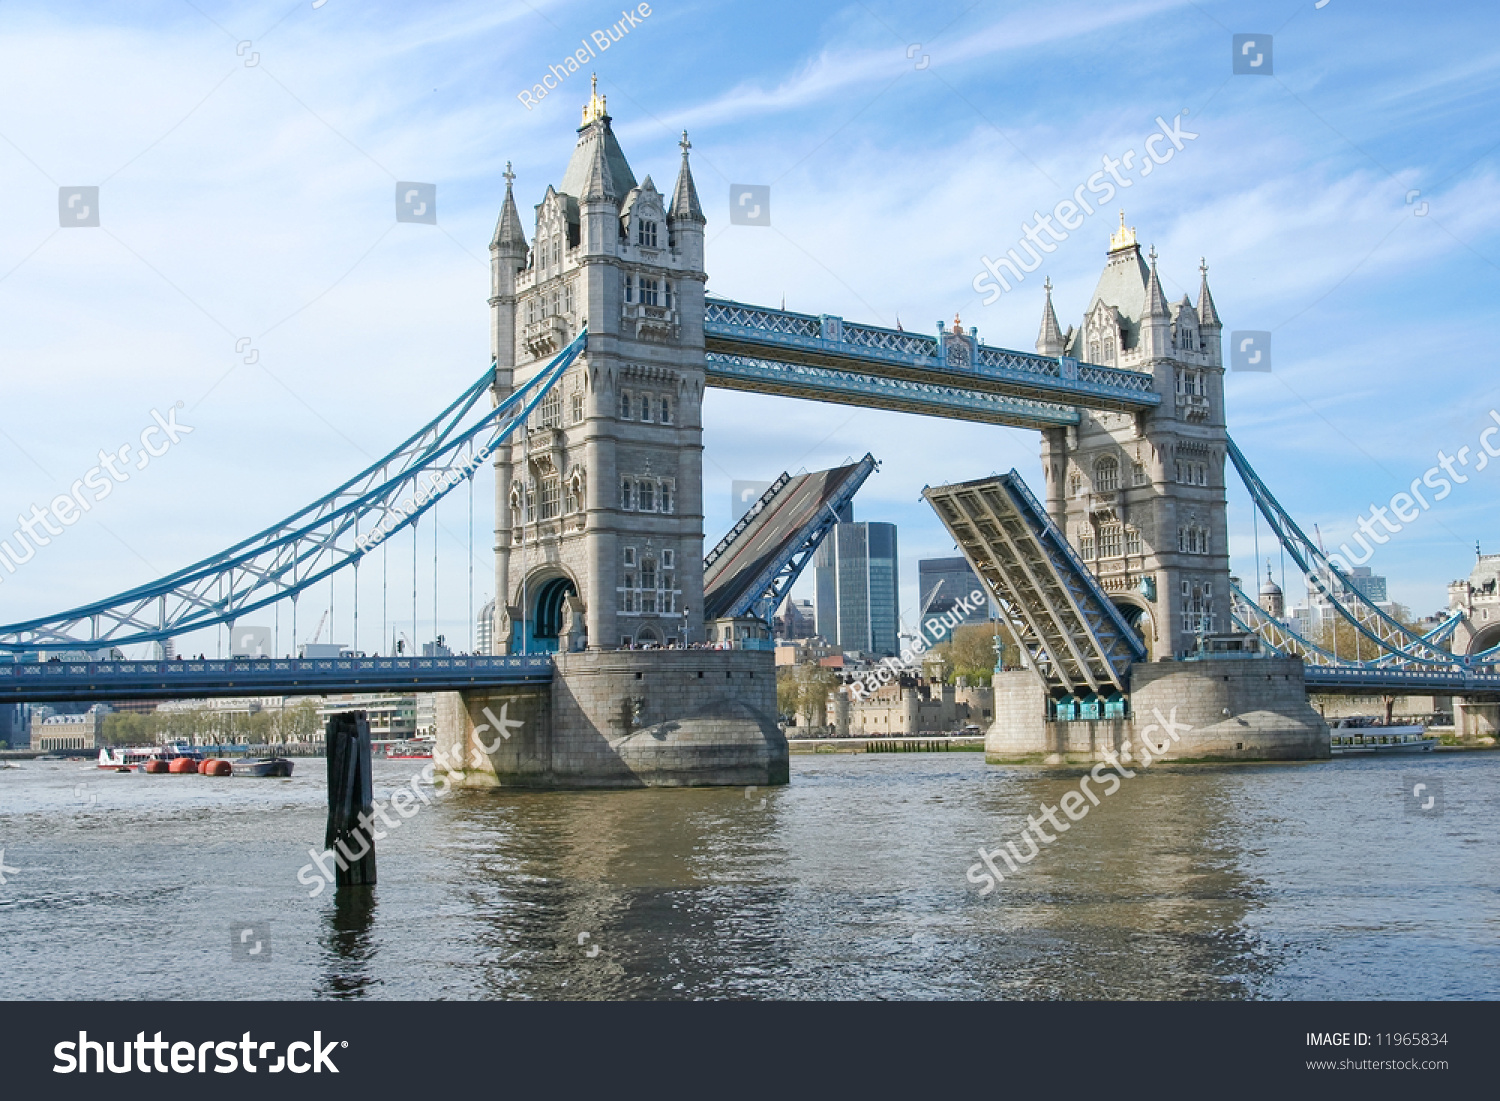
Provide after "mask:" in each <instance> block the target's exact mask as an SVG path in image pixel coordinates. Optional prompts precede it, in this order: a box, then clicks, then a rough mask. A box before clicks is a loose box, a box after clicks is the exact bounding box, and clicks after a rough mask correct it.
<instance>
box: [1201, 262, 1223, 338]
mask: <svg viewBox="0 0 1500 1101" xmlns="http://www.w3.org/2000/svg"><path fill="white" fill-rule="evenodd" d="M1198 271H1199V273H1200V274H1201V275H1202V276H1203V281H1202V282H1201V283H1199V284H1198V324H1200V325H1202V326H1204V327H1205V328H1206V327H1208V326H1210V325H1212V326H1214V327H1215V328H1219V329H1222V328H1223V327H1224V323H1223V322H1222V321H1220V320H1219V311H1218V310H1216V309H1214V296H1213V295H1212V294H1210V293H1209V291H1208V260H1207V259H1206V258H1204V257H1202V256H1200V257H1199V258H1198Z"/></svg>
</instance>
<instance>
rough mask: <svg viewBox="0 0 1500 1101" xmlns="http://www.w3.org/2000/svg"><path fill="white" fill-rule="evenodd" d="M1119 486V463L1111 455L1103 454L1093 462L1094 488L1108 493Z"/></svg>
mask: <svg viewBox="0 0 1500 1101" xmlns="http://www.w3.org/2000/svg"><path fill="white" fill-rule="evenodd" d="M1119 488H1120V464H1119V462H1118V461H1117V460H1116V459H1114V458H1112V457H1111V456H1108V455H1106V456H1104V458H1102V459H1100V460H1099V461H1098V462H1096V463H1095V464H1094V489H1095V490H1097V491H1098V492H1100V493H1110V492H1113V491H1114V490H1117V489H1119Z"/></svg>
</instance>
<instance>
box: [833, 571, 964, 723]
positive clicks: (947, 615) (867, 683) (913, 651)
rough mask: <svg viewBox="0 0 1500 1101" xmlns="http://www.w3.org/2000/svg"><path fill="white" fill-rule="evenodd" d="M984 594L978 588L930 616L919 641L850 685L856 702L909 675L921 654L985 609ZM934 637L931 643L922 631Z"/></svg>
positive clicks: (884, 660)
mask: <svg viewBox="0 0 1500 1101" xmlns="http://www.w3.org/2000/svg"><path fill="white" fill-rule="evenodd" d="M985 603H986V601H985V596H984V593H982V592H980V591H979V590H978V589H975V590H974V591H973V592H971V593H970V594H969V595H968V596H961V597H959V598H958V599H957V600H955V601H954V602H953V607H952V608H951V609H950V610H949V611H947V612H944V613H943V614H942V615H940V616H932V617H930V618H929V619H928V620H927V622H926V623H924V624H922V627H921V629H919V630H918V631H917V638H916V641H915V642H913V643H911V644H910V645H907V646H903V647H902V648H901V654H900V656H899V657H894V658H885V659H883V660H882V661H881V663H880V664H879V665H877V666H876V667H875V668H874V669H871V670H870V671H869V672H868V673H866V674H865V675H864V676H862V677H860V678H859V679H858V680H856V681H855V682H854V683H852V684H850V685H849V686H848V688H849V694H850V695H851V696H852V697H853V698H854V699H855V700H862V699H864V698H865V697H866V696H868V695H869V694H870V693H872V692H874V691H875V690H876V689H877V688H879V687H881V686H882V685H886V684H890V683H891V681H892V680H894V679H895V678H896V677H898V676H900V675H901V674H902V673H905V672H910V671H911V670H912V669H915V668H916V667H917V666H918V665H920V664H921V662H922V655H923V654H925V653H926V652H927V651H928V650H930V649H932V648H933V647H934V646H936V645H937V644H938V643H940V642H942V641H943V640H944V639H945V638H947V637H948V633H949V632H950V631H952V630H953V628H955V627H957V626H958V625H959V624H960V623H962V622H963V621H964V620H965V619H966V618H968V616H969V613H971V612H973V611H975V610H977V609H979V608H983V607H984V606H985ZM923 630H925V631H927V632H929V633H930V634H931V635H932V641H931V642H928V641H927V638H926V636H924V635H923V633H922V631H923Z"/></svg>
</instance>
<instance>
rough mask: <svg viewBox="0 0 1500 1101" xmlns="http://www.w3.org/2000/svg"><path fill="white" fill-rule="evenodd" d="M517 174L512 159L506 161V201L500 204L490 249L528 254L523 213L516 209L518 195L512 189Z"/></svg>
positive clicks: (507, 252)
mask: <svg viewBox="0 0 1500 1101" xmlns="http://www.w3.org/2000/svg"><path fill="white" fill-rule="evenodd" d="M515 178H516V174H515V173H514V172H512V171H511V170H510V161H506V162H505V202H503V203H502V204H501V205H500V220H499V221H498V222H496V223H495V236H494V237H493V238H491V240H490V251H492V252H496V251H503V252H505V253H506V254H507V255H509V254H512V253H515V252H516V251H517V250H519V254H520V255H521V256H522V257H525V255H526V231H525V229H523V228H522V227H521V214H520V212H519V211H518V210H516V197H515V195H514V194H513V192H512V191H511V185H512V184H513V183H514V182H515Z"/></svg>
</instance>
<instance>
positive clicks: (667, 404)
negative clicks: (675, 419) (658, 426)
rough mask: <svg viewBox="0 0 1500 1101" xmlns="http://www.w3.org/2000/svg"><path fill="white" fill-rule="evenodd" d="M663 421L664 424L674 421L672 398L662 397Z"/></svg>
mask: <svg viewBox="0 0 1500 1101" xmlns="http://www.w3.org/2000/svg"><path fill="white" fill-rule="evenodd" d="M661 422H662V424H671V423H672V402H671V399H670V398H662V399H661Z"/></svg>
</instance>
